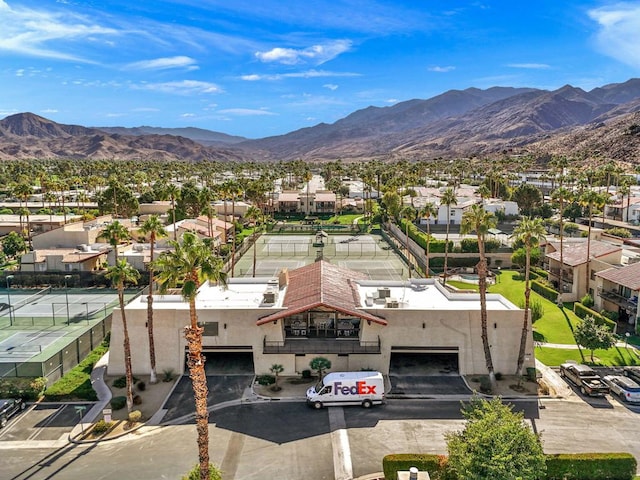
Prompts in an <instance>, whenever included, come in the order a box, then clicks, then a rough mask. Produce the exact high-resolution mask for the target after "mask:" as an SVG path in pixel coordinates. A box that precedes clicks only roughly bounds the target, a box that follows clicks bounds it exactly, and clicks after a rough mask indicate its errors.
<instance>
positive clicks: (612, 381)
mask: <svg viewBox="0 0 640 480" xmlns="http://www.w3.org/2000/svg"><path fill="white" fill-rule="evenodd" d="M602 381H603V382H604V383H606V384H607V385H609V389H610V390H611V393H612V394H614V393H615V394H616V395H618V397H620V400H622V401H623V402H629V403H640V385H638V384H637V383H636V382H635V381H634V380H632V379H631V378H629V377H623V376H622V375H606V376H604V377H603V378H602Z"/></svg>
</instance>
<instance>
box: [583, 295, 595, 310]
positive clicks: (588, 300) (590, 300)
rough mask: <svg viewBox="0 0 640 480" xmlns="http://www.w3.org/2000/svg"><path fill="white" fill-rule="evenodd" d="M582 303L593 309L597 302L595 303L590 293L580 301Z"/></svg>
mask: <svg viewBox="0 0 640 480" xmlns="http://www.w3.org/2000/svg"><path fill="white" fill-rule="evenodd" d="M580 303H581V304H582V305H584V306H585V307H587V308H592V307H593V306H594V305H595V302H594V301H593V297H592V296H591V294H590V293H587V294H586V295H585V296H584V297H582V298H581V299H580Z"/></svg>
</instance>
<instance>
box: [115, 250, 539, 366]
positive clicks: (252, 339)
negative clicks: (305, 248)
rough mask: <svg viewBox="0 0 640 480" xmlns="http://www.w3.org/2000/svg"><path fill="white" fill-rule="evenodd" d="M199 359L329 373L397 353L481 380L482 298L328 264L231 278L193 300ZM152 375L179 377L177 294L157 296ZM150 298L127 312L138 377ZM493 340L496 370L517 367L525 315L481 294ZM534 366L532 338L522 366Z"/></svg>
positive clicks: (182, 310) (118, 361)
mask: <svg viewBox="0 0 640 480" xmlns="http://www.w3.org/2000/svg"><path fill="white" fill-rule="evenodd" d="M196 304H197V311H198V321H199V323H200V324H201V325H202V326H203V327H204V340H203V345H204V352H205V354H215V355H221V354H222V355H224V354H225V353H228V354H230V355H231V354H233V355H237V354H238V352H244V354H245V355H247V357H250V360H251V361H252V362H253V366H254V371H255V373H257V374H261V373H268V372H269V368H270V367H271V366H272V365H273V364H276V363H277V364H281V365H283V366H284V372H283V374H284V375H294V374H296V373H300V372H302V371H303V370H305V369H308V368H309V362H310V361H311V359H312V358H314V357H317V356H323V357H326V358H328V359H329V360H331V362H332V370H334V371H340V370H361V369H376V370H379V371H381V372H383V373H389V370H390V365H391V364H392V361H394V360H397V359H398V358H400V357H402V356H403V355H411V356H412V358H414V359H415V358H416V357H417V358H419V359H421V360H420V364H421V365H422V364H424V365H425V366H428V365H429V364H430V363H432V362H442V360H443V359H444V360H445V361H446V362H448V364H449V365H451V366H452V368H453V369H455V370H456V371H458V372H459V373H461V374H486V373H487V372H486V367H485V359H484V353H483V348H482V340H481V325H480V301H479V295H478V294H468V293H452V292H450V291H448V290H447V289H446V288H445V287H443V286H442V285H441V284H439V283H438V282H436V281H434V280H433V279H414V280H410V281H405V282H400V281H398V282H392V281H380V280H369V279H368V278H367V276H366V275H364V274H361V273H358V272H354V271H352V270H348V269H345V268H341V267H339V266H336V265H333V264H331V263H328V262H326V261H319V262H315V263H312V264H309V265H306V266H304V267H301V268H298V269H295V270H292V271H289V272H287V271H284V270H283V271H282V272H281V273H280V274H279V276H278V277H277V278H261V279H260V278H246V279H245V278H242V279H239V278H234V279H231V280H230V282H229V283H228V286H227V288H226V289H225V288H222V287H220V286H216V285H210V284H205V285H203V286H202V287H201V289H200V291H199V294H198V298H197V302H196ZM153 305H154V338H155V342H156V344H155V345H156V355H157V369H158V371H160V372H161V371H163V370H165V369H173V370H174V371H176V372H182V371H184V370H185V352H186V341H185V339H184V337H183V327H184V326H185V325H187V324H188V322H189V307H188V304H187V303H186V302H184V301H183V300H182V298H181V297H180V296H179V295H165V296H157V297H155V298H154V302H153ZM146 309H147V304H146V298H145V297H144V296H140V297H138V298H137V299H135V300H134V301H133V302H131V303H130V304H129V305H128V306H127V307H126V315H127V323H128V325H129V333H130V337H131V342H132V345H133V353H132V362H133V373H134V374H146V373H148V372H149V353H148V338H147V329H146V326H145V322H146V315H147V311H146ZM487 310H488V319H489V320H488V327H489V342H490V344H491V351H492V355H493V362H494V365H495V370H496V371H497V372H504V373H513V371H515V368H516V362H517V357H518V349H519V345H520V335H521V331H522V321H523V313H524V312H523V311H522V310H521V309H520V308H518V307H516V306H515V305H513V304H512V303H510V302H509V301H508V300H506V299H505V298H504V297H502V296H500V295H496V294H488V295H487ZM122 341H123V336H122V320H121V312H120V311H119V310H118V309H116V310H114V316H113V325H112V337H111V345H112V348H111V354H110V360H109V373H110V374H115V375H118V374H121V373H124V364H123V351H122V348H121V345H122ZM533 365H534V356H533V341H532V337H531V335H530V336H529V340H528V343H527V349H526V359H525V367H529V366H533Z"/></svg>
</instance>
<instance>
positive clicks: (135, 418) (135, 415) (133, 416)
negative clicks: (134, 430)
mask: <svg viewBox="0 0 640 480" xmlns="http://www.w3.org/2000/svg"><path fill="white" fill-rule="evenodd" d="M127 420H128V422H129V423H137V422H139V421H140V420H142V412H141V411H140V410H134V411H133V412H129V416H128V417H127Z"/></svg>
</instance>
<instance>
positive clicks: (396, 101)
mask: <svg viewBox="0 0 640 480" xmlns="http://www.w3.org/2000/svg"><path fill="white" fill-rule="evenodd" d="M385 102H386V103H398V99H397V98H387V99H386V100H385Z"/></svg>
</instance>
